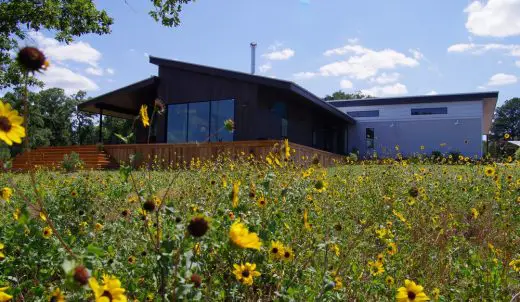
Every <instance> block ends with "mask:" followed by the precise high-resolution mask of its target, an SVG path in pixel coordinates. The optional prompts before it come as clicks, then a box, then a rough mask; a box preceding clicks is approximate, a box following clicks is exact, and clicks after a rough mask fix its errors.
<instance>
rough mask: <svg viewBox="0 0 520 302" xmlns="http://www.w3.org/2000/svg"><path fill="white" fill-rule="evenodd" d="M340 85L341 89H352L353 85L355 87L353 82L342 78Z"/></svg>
mask: <svg viewBox="0 0 520 302" xmlns="http://www.w3.org/2000/svg"><path fill="white" fill-rule="evenodd" d="M339 86H340V87H341V89H352V87H354V85H353V84H352V82H351V81H349V80H347V79H343V80H341V82H339Z"/></svg>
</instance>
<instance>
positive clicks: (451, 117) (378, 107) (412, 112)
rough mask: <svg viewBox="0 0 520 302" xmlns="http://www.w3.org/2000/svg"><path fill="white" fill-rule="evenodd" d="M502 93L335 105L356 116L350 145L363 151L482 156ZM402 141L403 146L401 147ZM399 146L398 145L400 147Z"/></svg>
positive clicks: (396, 99) (367, 100)
mask: <svg viewBox="0 0 520 302" xmlns="http://www.w3.org/2000/svg"><path fill="white" fill-rule="evenodd" d="M497 98H498V92H481V93H465V94H445V95H424V96H405V97H393V98H373V99H361V100H343V101H341V100H339V101H332V102H330V104H332V105H334V106H335V107H336V108H338V109H340V110H341V111H342V112H343V113H345V114H347V115H349V116H350V117H352V118H354V119H355V120H356V124H355V126H353V127H350V128H349V131H348V143H349V147H350V148H352V149H356V150H358V151H359V153H360V154H361V155H370V154H371V153H373V152H376V153H377V154H378V155H380V156H394V155H395V154H396V153H397V152H400V153H401V154H403V155H405V156H410V155H413V154H414V153H426V154H431V153H432V152H434V151H439V152H442V153H448V152H454V153H459V152H460V153H462V154H463V155H466V156H471V157H473V156H477V157H481V156H483V152H484V144H483V135H486V134H487V133H489V129H490V127H491V123H492V118H493V114H494V111H495V106H496V102H497ZM396 146H398V148H396ZM397 149H399V150H397Z"/></svg>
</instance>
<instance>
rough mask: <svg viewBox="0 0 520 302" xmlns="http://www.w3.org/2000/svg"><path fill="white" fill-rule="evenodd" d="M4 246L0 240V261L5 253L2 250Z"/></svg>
mask: <svg viewBox="0 0 520 302" xmlns="http://www.w3.org/2000/svg"><path fill="white" fill-rule="evenodd" d="M4 248H5V246H4V244H3V243H1V242H0V261H3V260H4V259H5V254H4V252H3V250H4Z"/></svg>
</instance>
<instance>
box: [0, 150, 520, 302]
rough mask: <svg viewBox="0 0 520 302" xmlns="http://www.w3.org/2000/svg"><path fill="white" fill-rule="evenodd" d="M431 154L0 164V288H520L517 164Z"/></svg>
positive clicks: (143, 292)
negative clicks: (75, 165) (180, 163)
mask: <svg viewBox="0 0 520 302" xmlns="http://www.w3.org/2000/svg"><path fill="white" fill-rule="evenodd" d="M444 162H445V163H444V164H439V163H432V162H429V161H428V160H425V161H418V162H411V161H407V160H373V161H363V162H360V163H359V162H358V163H355V164H353V163H350V164H341V165H338V166H336V167H329V168H323V167H321V166H320V164H319V163H313V162H312V161H309V162H308V163H307V164H298V165H296V164H293V163H292V162H291V161H281V162H279V165H277V164H273V163H272V160H269V161H266V160H265V159H261V160H254V159H252V158H248V157H247V156H243V157H240V158H234V159H230V158H220V159H219V160H217V161H211V162H210V161H208V162H200V161H197V162H195V163H193V164H192V165H190V166H189V167H187V168H184V169H172V170H162V171H154V170H153V169H144V170H133V169H131V168H130V167H122V168H121V170H120V171H105V172H100V171H80V172H75V173H64V172H59V171H44V170H40V171H37V172H34V173H27V174H11V173H2V174H0V190H1V198H0V210H1V211H0V219H1V221H2V223H1V224H0V261H1V262H0V301H9V299H13V300H15V301H127V300H130V301H177V300H183V301H187V300H203V301H260V300H261V301H272V300H279V301H313V300H314V301H345V300H348V301H392V300H397V301H425V300H427V299H430V300H432V301H483V300H487V301H513V300H515V299H516V300H517V301H518V299H519V298H518V293H519V292H520V169H519V168H520V162H518V161H516V162H515V161H512V162H509V163H508V162H507V161H506V162H504V163H492V162H471V161H468V160H467V159H464V158H461V159H460V160H459V159H448V160H445V161H444ZM515 295H516V296H515Z"/></svg>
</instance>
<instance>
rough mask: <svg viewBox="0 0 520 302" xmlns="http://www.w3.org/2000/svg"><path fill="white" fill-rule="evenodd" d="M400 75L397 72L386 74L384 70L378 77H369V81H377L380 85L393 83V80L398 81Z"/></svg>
mask: <svg viewBox="0 0 520 302" xmlns="http://www.w3.org/2000/svg"><path fill="white" fill-rule="evenodd" d="M400 76H401V75H400V74H399V73H397V72H393V73H388V74H387V73H386V72H383V73H382V74H381V75H379V76H378V77H375V78H371V79H370V82H372V83H377V84H380V85H385V84H390V83H395V82H397V81H399V77H400Z"/></svg>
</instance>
